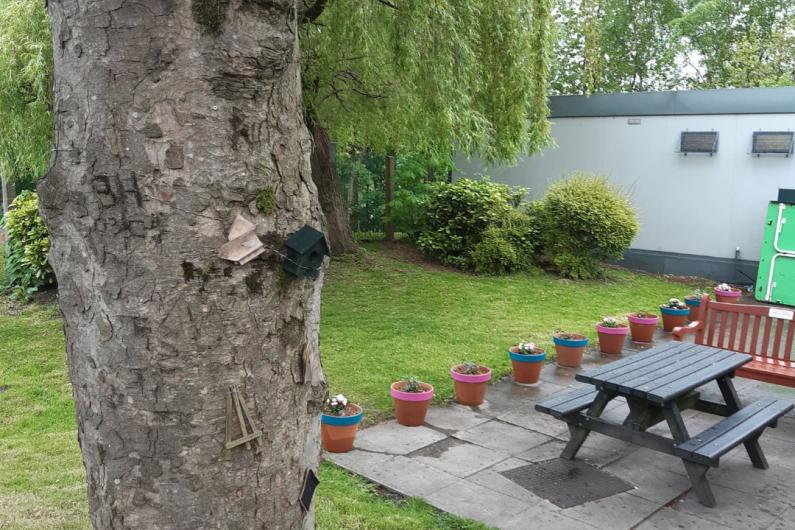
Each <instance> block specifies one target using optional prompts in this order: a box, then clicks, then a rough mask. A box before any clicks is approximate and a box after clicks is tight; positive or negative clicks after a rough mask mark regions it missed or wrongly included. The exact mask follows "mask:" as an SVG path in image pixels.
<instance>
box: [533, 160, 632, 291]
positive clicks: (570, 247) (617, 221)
mask: <svg viewBox="0 0 795 530" xmlns="http://www.w3.org/2000/svg"><path fill="white" fill-rule="evenodd" d="M539 213H540V220H541V230H542V233H543V242H544V254H545V256H546V258H547V259H548V260H549V261H550V262H551V263H552V265H553V266H554V268H555V269H557V270H558V272H560V274H562V275H563V276H567V277H570V278H575V279H590V278H597V277H601V276H603V274H604V264H603V262H604V261H606V260H610V259H618V258H620V257H621V256H622V255H623V253H624V251H625V250H626V249H627V247H629V245H630V244H631V243H632V239H633V238H634V237H635V235H636V234H637V233H638V228H639V226H638V220H637V215H636V213H635V210H634V208H632V205H631V204H630V202H629V199H628V198H627V196H626V195H625V194H624V193H623V192H622V191H620V190H618V189H616V188H614V187H613V186H612V185H611V184H610V182H609V181H608V180H607V178H605V177H600V176H595V175H590V174H586V173H578V174H575V175H573V176H572V177H570V178H569V179H567V180H565V181H562V182H559V183H557V184H554V185H553V186H551V187H550V188H549V191H547V193H546V195H545V196H544V199H543V200H542V201H541V203H540V205H539Z"/></svg>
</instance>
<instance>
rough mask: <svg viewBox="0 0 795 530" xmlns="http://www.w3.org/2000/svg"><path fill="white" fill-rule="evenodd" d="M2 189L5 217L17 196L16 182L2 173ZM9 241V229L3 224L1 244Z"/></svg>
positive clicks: (0, 176) (0, 186) (0, 179)
mask: <svg viewBox="0 0 795 530" xmlns="http://www.w3.org/2000/svg"><path fill="white" fill-rule="evenodd" d="M0 190H2V194H3V217H5V214H7V213H8V208H9V207H10V206H11V203H12V202H14V199H15V198H16V196H17V195H16V193H15V191H16V190H15V189H14V184H13V183H12V182H10V181H9V180H8V179H7V178H5V176H4V175H0ZM7 241H8V229H7V228H6V227H5V225H3V232H2V233H0V245H5V244H6V242H7Z"/></svg>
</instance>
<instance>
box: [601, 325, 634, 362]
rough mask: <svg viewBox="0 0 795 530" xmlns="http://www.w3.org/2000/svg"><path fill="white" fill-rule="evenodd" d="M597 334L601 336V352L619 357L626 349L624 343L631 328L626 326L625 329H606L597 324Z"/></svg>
mask: <svg viewBox="0 0 795 530" xmlns="http://www.w3.org/2000/svg"><path fill="white" fill-rule="evenodd" d="M596 332H597V333H598V334H599V351H601V352H602V353H609V354H611V355H619V354H620V353H621V351H622V350H623V349H624V341H625V340H626V338H627V334H628V333H629V328H628V327H626V326H625V327H623V328H606V327H604V326H602V325H600V324H597V325H596Z"/></svg>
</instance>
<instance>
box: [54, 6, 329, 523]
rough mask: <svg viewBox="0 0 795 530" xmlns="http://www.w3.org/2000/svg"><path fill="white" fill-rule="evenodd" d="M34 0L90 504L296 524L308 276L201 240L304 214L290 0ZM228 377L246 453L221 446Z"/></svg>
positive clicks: (314, 380)
mask: <svg viewBox="0 0 795 530" xmlns="http://www.w3.org/2000/svg"><path fill="white" fill-rule="evenodd" d="M48 11H49V15H50V19H51V24H52V30H53V42H54V51H55V87H54V90H55V108H54V115H55V148H56V151H55V154H54V155H53V158H52V160H51V167H50V171H49V173H48V175H47V177H46V179H44V180H43V181H42V183H41V184H40V186H39V192H40V197H41V210H42V213H43V215H44V217H45V220H46V223H47V226H48V228H49V229H50V232H51V234H52V247H51V255H50V260H51V263H52V265H53V268H54V270H55V273H56V275H57V277H58V285H59V302H60V307H61V312H62V314H63V319H64V331H65V334H66V342H67V346H66V348H67V356H68V362H69V377H70V380H71V382H72V387H73V395H74V399H75V405H76V413H77V423H78V437H79V440H80V447H81V450H82V453H83V460H84V463H85V468H86V475H87V479H88V497H89V508H90V515H91V520H92V522H93V524H94V526H95V527H96V528H103V529H105V528H147V529H156V528H177V529H181V528H185V529H194V528H241V529H249V528H267V529H269V530H273V529H295V528H301V527H302V525H303V526H306V527H309V526H312V516H311V513H310V514H307V515H305V514H304V513H303V511H302V509H301V508H300V505H299V493H300V489H301V486H302V481H303V476H304V473H305V470H307V469H313V470H317V465H318V458H319V443H318V438H319V429H320V426H319V420H318V415H317V411H318V409H319V405H320V403H321V401H322V398H323V397H324V395H325V392H326V389H325V383H324V381H323V378H322V370H321V369H320V364H319V357H318V325H319V297H320V289H321V285H322V276H321V278H320V279H318V280H311V279H297V278H293V277H289V276H287V275H286V274H285V273H283V272H282V271H281V265H280V263H279V261H278V259H277V257H276V256H275V255H274V254H273V253H268V254H265V255H263V256H261V257H260V258H258V259H256V260H254V261H252V262H251V263H249V264H247V265H243V266H240V265H237V264H233V263H230V262H224V261H221V260H220V259H219V258H218V250H219V247H220V246H221V245H222V244H223V243H224V242H225V241H226V236H227V233H228V230H229V228H230V225H231V222H232V220H233V218H234V216H235V215H236V214H237V213H243V214H244V215H245V216H247V217H248V218H249V219H251V220H253V221H255V222H256V223H257V224H258V233H259V234H260V236H261V239H263V240H264V241H265V242H266V244H267V245H268V246H269V247H274V248H279V247H280V246H281V244H282V242H283V240H284V238H285V237H287V236H288V235H289V234H291V233H292V232H294V231H295V230H297V229H298V228H300V227H301V226H302V225H304V224H309V225H312V226H314V227H317V228H321V227H322V224H323V218H322V213H321V210H320V207H319V204H318V202H317V200H316V197H317V193H316V189H315V186H314V184H313V183H312V179H311V175H310V167H309V155H310V150H311V140H310V137H309V134H308V131H307V129H306V127H305V125H304V122H303V118H302V112H301V106H302V101H301V93H300V83H299V75H300V72H299V67H298V43H297V37H296V35H297V27H296V9H295V0H274V1H265V0H193V3H192V4H191V2H189V1H187V0H170V1H166V0H136V1H135V2H132V1H129V0H99V1H94V2H83V1H79V0H49V4H48ZM262 194H264V196H265V197H270V198H275V207H274V208H273V209H271V208H269V207H268V208H265V209H266V210H268V211H259V210H258V209H257V206H256V204H257V202H258V201H257V197H262V196H263V195H262ZM259 202H260V204H267V203H269V202H271V201H268V200H266V201H259ZM262 258H266V259H262ZM232 385H237V386H238V387H240V390H241V394H242V397H243V399H244V400H245V401H246V403H247V406H248V408H249V410H250V411H251V412H252V417H253V420H254V422H255V423H256V424H257V426H258V427H259V428H261V429H262V431H263V432H264V437H263V447H262V450H261V452H260V453H259V454H255V452H254V451H253V450H249V449H246V447H245V446H244V445H243V446H239V447H236V448H233V449H231V450H226V449H225V448H224V438H225V418H226V414H227V411H226V406H225V396H226V393H227V391H228V388H229V387H230V386H232Z"/></svg>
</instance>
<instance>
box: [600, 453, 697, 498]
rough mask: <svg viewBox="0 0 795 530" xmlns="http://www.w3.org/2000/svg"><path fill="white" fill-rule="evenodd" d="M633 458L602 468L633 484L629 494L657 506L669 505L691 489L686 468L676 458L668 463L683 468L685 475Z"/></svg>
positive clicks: (621, 459)
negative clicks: (685, 471)
mask: <svg viewBox="0 0 795 530" xmlns="http://www.w3.org/2000/svg"><path fill="white" fill-rule="evenodd" d="M633 456H634V454H633V455H629V457H627V458H620V459H619V460H617V461H615V462H612V463H610V464H608V465H606V466H604V467H603V468H602V470H603V471H607V472H609V473H612V474H613V475H616V476H617V477H619V478H621V479H623V480H625V481H627V482H629V483H630V484H632V486H633V487H634V489H632V490H630V491H629V492H628V493H631V494H633V495H636V496H638V497H641V498H643V499H646V500H647V501H652V502H655V503H657V504H667V503H668V502H670V501H672V500H674V499H676V498H677V497H679V496H681V495H682V494H683V493H685V492H686V491H687V490H689V489H690V480H689V479H688V478H687V476H685V475H684V466H683V465H682V464H681V462H680V461H678V460H677V459H676V458H673V457H671V458H670V459H669V461H668V463H669V464H670V465H671V466H672V467H674V466H678V467H679V468H681V469H682V472H683V474H678V473H673V472H671V471H666V470H663V469H659V468H655V467H652V466H650V465H648V464H645V463H644V462H643V461H642V460H640V459H638V458H631V457H633Z"/></svg>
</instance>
